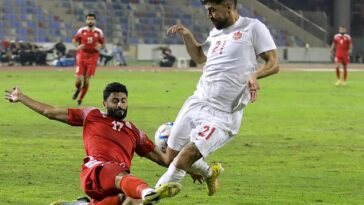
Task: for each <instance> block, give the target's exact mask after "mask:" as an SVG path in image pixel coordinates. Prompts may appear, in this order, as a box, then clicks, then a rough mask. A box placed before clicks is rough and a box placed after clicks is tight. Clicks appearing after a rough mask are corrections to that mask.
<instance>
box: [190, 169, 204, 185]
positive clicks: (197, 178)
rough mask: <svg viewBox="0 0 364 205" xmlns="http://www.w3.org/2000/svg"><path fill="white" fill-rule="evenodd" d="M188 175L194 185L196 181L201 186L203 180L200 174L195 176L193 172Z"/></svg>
mask: <svg viewBox="0 0 364 205" xmlns="http://www.w3.org/2000/svg"><path fill="white" fill-rule="evenodd" d="M189 174H190V175H191V178H192V180H193V183H194V184H195V183H196V181H197V182H198V183H200V184H202V182H203V181H204V178H203V176H202V175H201V174H197V173H194V172H191V173H189Z"/></svg>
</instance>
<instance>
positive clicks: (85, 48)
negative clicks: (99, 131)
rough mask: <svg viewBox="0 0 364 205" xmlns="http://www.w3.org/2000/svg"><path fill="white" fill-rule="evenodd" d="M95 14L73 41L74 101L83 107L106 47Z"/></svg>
mask: <svg viewBox="0 0 364 205" xmlns="http://www.w3.org/2000/svg"><path fill="white" fill-rule="evenodd" d="M95 25H96V16H95V14H91V13H90V14H87V15H86V26H84V27H82V28H80V29H78V31H77V33H76V35H75V36H74V37H73V39H72V43H73V44H74V45H75V46H76V48H77V57H76V81H75V86H76V91H75V93H74V94H73V96H72V99H74V100H76V99H77V98H78V99H77V104H78V105H81V103H82V100H83V98H84V97H85V95H86V93H87V90H88V88H89V85H90V79H91V77H92V76H94V75H95V72H96V66H97V61H98V59H99V51H100V49H101V48H103V47H104V46H105V39H104V33H103V32H102V30H101V29H99V28H97V27H96V26H95Z"/></svg>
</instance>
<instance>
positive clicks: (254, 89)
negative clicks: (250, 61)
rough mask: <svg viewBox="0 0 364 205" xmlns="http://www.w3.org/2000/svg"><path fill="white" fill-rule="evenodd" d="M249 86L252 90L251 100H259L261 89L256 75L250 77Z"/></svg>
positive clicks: (250, 90)
mask: <svg viewBox="0 0 364 205" xmlns="http://www.w3.org/2000/svg"><path fill="white" fill-rule="evenodd" d="M248 88H249V92H250V102H252V103H253V102H255V101H256V100H257V96H258V91H259V89H260V86H259V83H258V80H257V77H255V76H254V75H252V76H250V77H249V78H248Z"/></svg>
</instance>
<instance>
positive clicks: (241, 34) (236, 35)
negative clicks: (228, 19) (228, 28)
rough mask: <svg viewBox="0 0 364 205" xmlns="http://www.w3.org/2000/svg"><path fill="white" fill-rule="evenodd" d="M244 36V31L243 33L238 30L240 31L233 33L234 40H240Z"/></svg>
mask: <svg viewBox="0 0 364 205" xmlns="http://www.w3.org/2000/svg"><path fill="white" fill-rule="evenodd" d="M242 36H243V33H241V32H240V31H238V32H235V33H234V34H233V39H234V40H239V39H241V37H242Z"/></svg>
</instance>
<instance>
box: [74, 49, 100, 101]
mask: <svg viewBox="0 0 364 205" xmlns="http://www.w3.org/2000/svg"><path fill="white" fill-rule="evenodd" d="M98 58H99V57H98V56H97V55H95V56H91V57H89V59H87V61H84V62H85V72H84V80H83V85H82V88H81V92H80V97H79V98H78V100H77V103H78V105H80V104H81V103H82V100H83V98H84V97H85V95H86V93H87V91H88V89H89V87H90V80H91V78H92V76H94V75H95V72H96V66H97V61H98Z"/></svg>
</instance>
